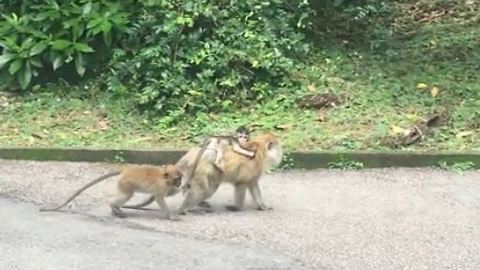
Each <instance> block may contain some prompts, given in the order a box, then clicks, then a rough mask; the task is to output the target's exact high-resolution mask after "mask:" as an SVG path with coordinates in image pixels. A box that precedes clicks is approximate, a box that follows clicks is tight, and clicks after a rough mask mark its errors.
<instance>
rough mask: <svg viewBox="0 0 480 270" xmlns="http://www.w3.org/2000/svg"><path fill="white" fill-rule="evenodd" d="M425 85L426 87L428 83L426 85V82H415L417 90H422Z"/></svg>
mask: <svg viewBox="0 0 480 270" xmlns="http://www.w3.org/2000/svg"><path fill="white" fill-rule="evenodd" d="M427 87H428V85H427V84H426V83H419V84H417V89H418V90H423V89H425V88H427Z"/></svg>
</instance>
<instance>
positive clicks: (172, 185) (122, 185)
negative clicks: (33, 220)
mask: <svg viewBox="0 0 480 270" xmlns="http://www.w3.org/2000/svg"><path fill="white" fill-rule="evenodd" d="M115 175H120V177H119V179H118V182H117V190H118V192H117V195H116V197H115V199H114V200H113V201H112V202H111V203H110V208H111V209H112V214H113V215H114V216H117V217H122V218H123V217H126V214H125V212H123V211H122V210H120V207H122V206H123V205H124V204H125V203H126V202H127V201H128V200H130V198H132V196H133V194H134V193H135V192H139V193H149V194H151V195H152V197H153V198H155V200H156V202H157V204H158V206H159V207H160V208H161V209H162V210H163V211H164V212H165V218H167V219H171V220H178V217H173V216H172V213H171V211H170V208H169V207H168V205H167V203H166V202H165V197H168V196H172V195H174V194H176V193H178V192H179V191H180V189H179V187H180V185H181V182H182V173H181V171H180V170H179V169H178V167H177V166H175V165H164V166H162V167H156V166H147V165H143V166H141V165H135V166H128V167H125V168H124V169H122V170H120V171H114V172H110V173H107V174H105V175H102V176H100V177H98V178H96V179H94V180H93V181H91V182H90V183H87V184H86V185H84V186H83V187H81V188H80V189H79V190H77V191H76V192H75V193H74V194H73V195H72V196H70V198H68V199H67V200H66V201H65V202H64V203H62V204H61V205H59V206H57V207H53V208H48V209H45V208H42V209H40V211H56V210H59V209H60V208H62V207H64V206H65V205H67V204H68V203H69V202H71V201H72V200H73V199H74V198H75V197H77V196H78V195H80V193H82V192H83V191H84V190H86V189H87V188H89V187H91V186H93V185H95V184H97V183H99V182H101V181H103V180H105V179H107V178H110V177H112V176H115Z"/></svg>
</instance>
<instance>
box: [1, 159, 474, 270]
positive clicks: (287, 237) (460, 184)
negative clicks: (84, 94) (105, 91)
mask: <svg viewBox="0 0 480 270" xmlns="http://www.w3.org/2000/svg"><path fill="white" fill-rule="evenodd" d="M112 167H113V166H112V165H107V164H87V163H66V162H65V163H64V162H19V161H0V168H1V170H0V195H2V196H3V199H0V213H1V214H0V215H1V217H2V221H1V222H0V251H1V253H0V254H1V256H0V269H42V270H43V269H48V270H50V269H53V270H55V269H93V268H97V267H98V269H162V268H166V266H170V267H169V268H171V269H182V268H185V269H216V268H219V269H220V267H221V268H223V269H237V268H238V269H282V268H284V269H301V268H302V266H303V267H305V268H311V269H362V270H363V269H434V270H437V269H472V270H473V269H475V270H476V269H480V255H479V254H480V172H479V171H477V172H468V173H466V174H465V175H463V176H462V175H459V174H456V173H452V172H444V171H439V170H433V169H401V168H399V169H378V170H363V171H359V172H340V171H328V170H317V171H309V172H301V171H295V172H289V173H274V174H270V175H267V176H265V177H264V178H263V179H262V182H261V187H262V189H263V194H264V197H265V200H266V202H267V203H268V204H270V205H272V206H273V207H274V210H273V211H268V212H258V211H255V210H253V205H252V204H251V200H250V199H249V200H248V204H247V210H246V211H244V212H240V213H231V212H226V211H224V210H223V205H225V204H227V203H231V195H232V189H231V187H230V186H228V185H225V186H222V188H221V189H220V190H219V192H218V193H217V194H215V196H214V197H213V198H212V199H211V200H210V202H211V204H212V205H213V206H214V208H215V209H216V210H217V212H215V213H204V214H201V213H198V214H191V215H188V216H186V217H183V220H182V221H181V222H169V221H165V220H159V219H157V218H156V213H155V212H154V211H130V212H129V213H131V217H130V218H128V219H126V220H119V219H114V218H111V217H110V215H109V211H108V208H107V207H106V202H107V200H108V199H109V198H110V196H111V195H112V194H113V190H114V180H113V179H112V180H108V181H106V182H104V183H100V184H98V185H97V186H95V187H93V188H91V189H90V190H87V191H86V192H85V193H84V194H82V195H81V196H79V197H78V198H77V199H76V200H75V201H74V203H72V204H71V205H70V208H71V211H70V212H61V213H58V212H56V213H39V212H37V209H38V207H39V205H52V204H56V203H58V202H60V201H62V200H63V199H65V198H66V197H67V196H68V195H70V193H71V192H73V191H74V190H75V189H76V188H78V187H79V186H81V185H82V184H83V183H85V182H87V181H89V180H91V179H93V178H94V177H96V176H98V175H100V174H102V173H105V172H107V171H108V169H110V168H112ZM141 199H142V198H141V197H136V200H141ZM17 200H20V201H24V202H19V201H17ZM180 200H181V195H178V196H176V197H173V198H169V200H168V203H169V204H170V205H171V206H172V207H177V206H178V205H179V203H180ZM152 207H155V206H152ZM112 247H113V248H115V249H112V250H110V251H107V250H105V249H106V248H112ZM113 251H114V252H113ZM144 251H145V252H147V253H148V254H149V257H142V255H141V254H143V252H144ZM141 252H142V253H141ZM207 257H208V259H207ZM222 265H223V266H224V267H222ZM162 266H165V267H162ZM15 267H16V268H15ZM54 267H57V268H54ZM122 267H123V268H122ZM141 267H143V268H141Z"/></svg>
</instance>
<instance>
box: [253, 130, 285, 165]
mask: <svg viewBox="0 0 480 270" xmlns="http://www.w3.org/2000/svg"><path fill="white" fill-rule="evenodd" d="M255 141H257V142H259V143H260V144H262V145H264V147H265V157H266V159H265V165H266V169H267V170H270V169H272V168H274V167H276V166H278V165H280V163H281V162H282V158H283V150H282V146H281V145H280V142H279V141H278V139H277V137H275V135H273V134H271V133H264V134H262V135H259V136H258V137H256V138H255Z"/></svg>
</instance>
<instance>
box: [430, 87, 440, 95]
mask: <svg viewBox="0 0 480 270" xmlns="http://www.w3.org/2000/svg"><path fill="white" fill-rule="evenodd" d="M439 91H440V89H438V87H436V86H434V87H432V89H430V94H431V95H432V97H436V96H437V95H438V92H439Z"/></svg>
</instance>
